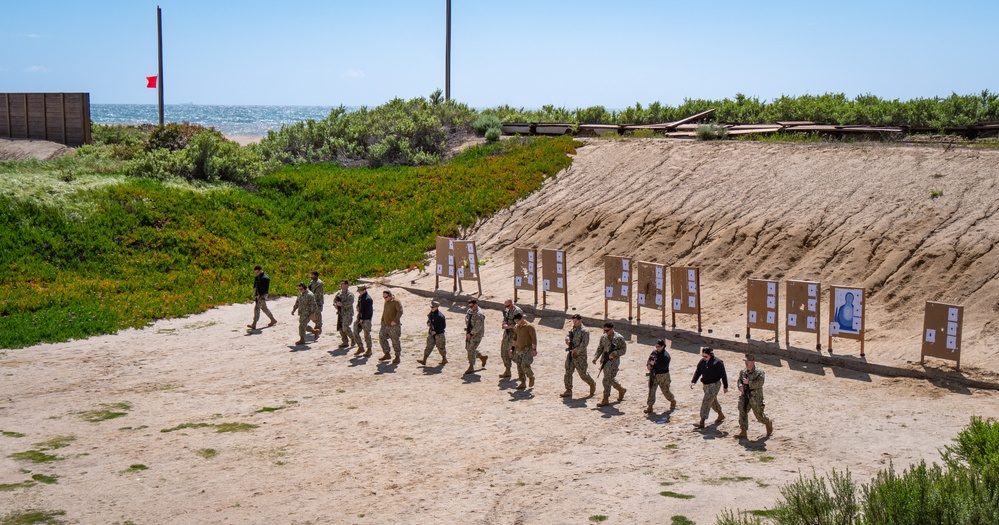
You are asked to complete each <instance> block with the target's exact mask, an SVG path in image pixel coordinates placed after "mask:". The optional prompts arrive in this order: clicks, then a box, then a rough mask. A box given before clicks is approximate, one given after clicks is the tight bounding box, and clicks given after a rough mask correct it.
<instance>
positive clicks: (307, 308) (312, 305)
mask: <svg viewBox="0 0 999 525" xmlns="http://www.w3.org/2000/svg"><path fill="white" fill-rule="evenodd" d="M295 310H298V341H296V342H295V344H296V345H304V344H305V330H306V328H307V327H308V326H309V321H310V320H311V319H312V316H313V315H314V314H315V313H316V296H315V295H312V292H310V291H309V289H308V288H307V287H306V286H305V283H298V299H295V306H293V307H292V308H291V315H295ZM315 340H317V341H318V340H319V336H316V337H315Z"/></svg>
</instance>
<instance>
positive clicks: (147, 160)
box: [122, 148, 193, 180]
mask: <svg viewBox="0 0 999 525" xmlns="http://www.w3.org/2000/svg"><path fill="white" fill-rule="evenodd" d="M192 170H193V166H192V165H191V162H190V159H189V158H188V156H187V154H186V153H184V152H183V151H170V150H168V149H164V148H160V149H154V150H152V151H140V152H139V153H138V154H136V155H135V158H133V159H132V160H130V161H128V162H126V163H125V166H124V168H123V169H122V171H123V172H124V173H125V175H128V176H131V177H145V178H149V179H158V180H165V179H170V178H173V177H187V176H188V174H189V173H191V171H192Z"/></svg>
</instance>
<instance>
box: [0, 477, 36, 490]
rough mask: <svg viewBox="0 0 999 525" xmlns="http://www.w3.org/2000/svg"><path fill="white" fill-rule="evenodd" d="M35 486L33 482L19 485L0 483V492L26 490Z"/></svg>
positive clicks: (24, 482) (29, 481) (23, 482)
mask: <svg viewBox="0 0 999 525" xmlns="http://www.w3.org/2000/svg"><path fill="white" fill-rule="evenodd" d="M34 486H35V482H34V481H31V480H28V481H22V482H20V483H0V492H13V491H15V490H17V489H28V488H31V487H34Z"/></svg>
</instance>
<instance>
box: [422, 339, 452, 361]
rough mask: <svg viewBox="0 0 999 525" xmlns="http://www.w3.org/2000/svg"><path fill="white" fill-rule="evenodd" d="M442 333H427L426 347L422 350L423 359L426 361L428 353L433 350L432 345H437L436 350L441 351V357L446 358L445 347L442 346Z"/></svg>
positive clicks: (443, 343) (443, 340)
mask: <svg viewBox="0 0 999 525" xmlns="http://www.w3.org/2000/svg"><path fill="white" fill-rule="evenodd" d="M445 342H446V340H445V337H444V334H427V348H425V349H424V350H423V360H424V361H426V360H427V358H428V357H430V353H431V352H433V351H434V347H435V346H436V347H437V351H438V352H440V353H441V358H442V359H447V349H445V348H444V345H445Z"/></svg>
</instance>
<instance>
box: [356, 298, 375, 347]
mask: <svg viewBox="0 0 999 525" xmlns="http://www.w3.org/2000/svg"><path fill="white" fill-rule="evenodd" d="M374 316H375V301H374V299H372V298H371V295H369V294H368V285H366V284H359V285H357V321H356V322H355V323H354V342H355V343H357V351H356V352H354V355H362V354H363V355H364V357H371V319H372V318H373V317H374ZM362 332H363V334H364V342H363V343H362V342H361V333H362ZM365 345H367V346H365Z"/></svg>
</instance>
